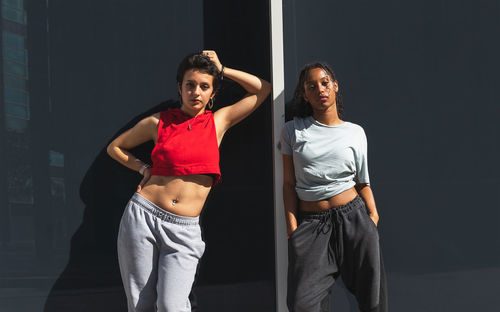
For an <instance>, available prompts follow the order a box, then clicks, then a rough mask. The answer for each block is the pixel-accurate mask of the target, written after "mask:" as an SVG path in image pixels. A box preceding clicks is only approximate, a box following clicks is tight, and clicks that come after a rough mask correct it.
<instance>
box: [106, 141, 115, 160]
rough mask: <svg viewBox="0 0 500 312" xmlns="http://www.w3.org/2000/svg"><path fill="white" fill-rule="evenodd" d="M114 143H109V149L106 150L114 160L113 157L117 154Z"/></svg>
mask: <svg viewBox="0 0 500 312" xmlns="http://www.w3.org/2000/svg"><path fill="white" fill-rule="evenodd" d="M113 143H114V142H111V143H109V145H108V147H107V148H106V153H108V155H109V156H111V158H114V157H113V155H114V154H115V153H114V152H115V145H114V144H113Z"/></svg>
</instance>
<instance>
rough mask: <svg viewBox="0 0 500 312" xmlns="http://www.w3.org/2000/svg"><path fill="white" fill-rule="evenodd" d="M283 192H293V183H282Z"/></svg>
mask: <svg viewBox="0 0 500 312" xmlns="http://www.w3.org/2000/svg"><path fill="white" fill-rule="evenodd" d="M283 192H284V193H289V192H295V183H291V182H286V181H285V182H283Z"/></svg>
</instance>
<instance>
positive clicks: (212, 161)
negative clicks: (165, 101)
mask: <svg viewBox="0 0 500 312" xmlns="http://www.w3.org/2000/svg"><path fill="white" fill-rule="evenodd" d="M151 160H152V161H153V166H152V168H151V175H161V176H180V175H189V174H210V175H213V177H214V182H213V185H215V184H217V183H218V182H219V180H220V177H221V175H220V168H219V146H218V144H217V134H216V132H215V123H214V115H213V113H212V112H211V111H208V110H205V112H203V113H201V114H200V115H198V116H195V117H191V116H189V115H188V114H186V113H184V112H183V111H182V110H181V109H180V108H172V109H168V110H166V111H163V112H160V122H159V123H158V142H157V143H156V145H155V147H154V149H153V151H152V152H151Z"/></svg>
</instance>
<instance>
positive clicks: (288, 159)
mask: <svg viewBox="0 0 500 312" xmlns="http://www.w3.org/2000/svg"><path fill="white" fill-rule="evenodd" d="M295 183H296V182H295V171H294V169H293V157H292V155H283V202H284V205H285V219H286V231H287V233H288V235H290V234H292V232H293V231H295V229H297V206H298V203H299V199H298V197H297V192H296V191H295Z"/></svg>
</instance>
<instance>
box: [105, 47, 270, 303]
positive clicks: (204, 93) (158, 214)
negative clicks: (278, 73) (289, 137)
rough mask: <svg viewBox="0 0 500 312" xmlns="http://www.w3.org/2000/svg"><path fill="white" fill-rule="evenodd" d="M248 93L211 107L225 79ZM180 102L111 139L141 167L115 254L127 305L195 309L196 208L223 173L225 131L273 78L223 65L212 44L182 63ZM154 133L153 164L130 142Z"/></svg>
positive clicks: (114, 152)
mask: <svg viewBox="0 0 500 312" xmlns="http://www.w3.org/2000/svg"><path fill="white" fill-rule="evenodd" d="M223 77H226V78H229V79H231V80H233V81H235V82H237V83H238V84H240V85H241V86H242V87H243V88H244V89H245V90H246V91H247V94H246V95H245V96H244V97H243V98H242V99H240V100H239V101H237V102H236V103H234V104H232V105H229V106H225V107H223V108H220V109H219V110H217V111H216V112H215V113H212V112H211V111H210V110H209V109H207V106H208V107H209V108H211V106H212V103H213V99H214V96H215V94H216V92H217V90H218V87H219V84H220V80H222V78H223ZM177 86H178V91H179V94H180V96H181V106H180V108H175V109H169V110H167V111H164V112H161V113H157V114H154V115H152V116H149V117H147V118H145V119H143V120H141V121H139V122H138V123H137V124H136V125H135V126H134V127H133V128H131V129H130V130H128V131H126V132H124V133H123V134H121V135H120V136H119V137H117V138H116V139H115V140H114V141H113V142H111V144H109V146H108V149H107V151H108V154H109V155H110V156H111V157H112V158H114V159H115V160H117V161H118V162H120V163H121V164H123V165H124V166H127V167H128V168H130V169H133V170H136V171H138V172H140V173H141V174H142V175H143V179H142V181H141V182H140V184H139V185H138V187H137V192H136V194H134V196H133V197H132V199H131V200H130V201H129V203H128V205H127V208H126V209H125V212H124V215H123V217H122V221H121V224H120V232H119V237H118V254H119V263H120V271H121V273H122V279H123V283H124V287H125V291H126V294H127V299H128V307H129V311H138V310H140V311H146V310H151V311H153V310H154V309H155V306H156V309H157V310H158V311H191V310H190V306H189V300H188V295H189V292H190V290H191V286H192V282H193V279H194V274H195V271H196V266H197V264H198V260H199V258H200V257H201V255H202V254H203V251H204V243H203V241H202V240H201V235H200V229H199V225H198V216H199V214H200V212H201V210H202V208H203V205H204V203H205V200H206V198H207V196H208V193H209V192H210V189H211V187H212V186H213V185H214V184H215V183H217V181H218V180H219V178H220V171H219V153H218V152H219V151H218V147H219V145H220V143H221V141H222V138H223V136H224V134H225V133H226V131H227V130H228V129H229V128H230V127H232V126H233V125H235V124H236V123H238V122H240V121H241V120H243V119H244V118H245V117H247V116H248V115H249V114H250V113H252V112H253V111H254V110H255V109H256V108H257V107H258V106H259V105H260V104H261V103H262V102H263V101H264V99H266V97H267V96H268V95H269V93H270V91H271V85H270V84H269V83H268V82H267V81H264V80H263V79H260V78H258V77H256V76H254V75H251V74H248V73H245V72H242V71H239V70H236V69H231V68H228V67H224V66H223V65H222V64H221V62H220V61H219V59H218V57H217V54H216V53H215V52H214V51H203V52H201V53H195V54H191V55H188V56H186V57H185V58H184V60H183V61H182V62H181V63H180V64H179V68H178V71H177ZM149 140H153V141H154V142H155V148H154V150H153V152H152V155H151V156H152V157H151V158H152V160H153V166H152V167H151V166H150V165H148V164H146V163H144V162H142V161H141V160H140V159H137V158H136V157H134V155H132V154H131V153H130V152H128V150H129V149H131V148H133V147H135V146H137V145H139V144H142V143H144V142H146V141H149Z"/></svg>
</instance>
